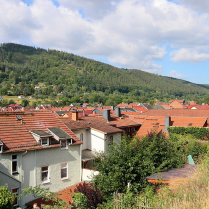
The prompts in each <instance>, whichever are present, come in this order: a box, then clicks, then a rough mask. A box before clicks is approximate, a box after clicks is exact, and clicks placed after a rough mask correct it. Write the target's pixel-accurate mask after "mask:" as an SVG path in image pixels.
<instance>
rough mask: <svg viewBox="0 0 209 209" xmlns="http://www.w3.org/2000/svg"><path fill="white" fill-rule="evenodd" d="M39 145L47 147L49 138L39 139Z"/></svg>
mask: <svg viewBox="0 0 209 209" xmlns="http://www.w3.org/2000/svg"><path fill="white" fill-rule="evenodd" d="M41 145H49V138H43V139H41Z"/></svg>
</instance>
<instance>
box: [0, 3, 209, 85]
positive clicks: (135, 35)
mask: <svg viewBox="0 0 209 209" xmlns="http://www.w3.org/2000/svg"><path fill="white" fill-rule="evenodd" d="M0 5H1V7H0V13H1V16H0V43H5V42H14V43H20V44H26V45H31V46H37V47H42V48H46V49H48V48H49V49H57V50H62V51H65V52H71V53H74V54H77V55H81V56H85V57H88V58H92V59H95V60H99V61H102V62H106V63H108V64H111V65H114V66H117V67H122V68H129V69H132V68H134V69H141V70H144V71H147V72H151V73H156V74H159V75H164V76H171V77H176V78H180V79H184V80H188V81H191V82H194V83H200V84H209V81H208V80H209V79H208V78H209V76H208V74H207V67H208V66H209V61H208V60H209V2H207V1H205V0H198V1H197V0H189V1H188V0H146V1H144V0H105V1H104V0H79V1H78V0H0Z"/></svg>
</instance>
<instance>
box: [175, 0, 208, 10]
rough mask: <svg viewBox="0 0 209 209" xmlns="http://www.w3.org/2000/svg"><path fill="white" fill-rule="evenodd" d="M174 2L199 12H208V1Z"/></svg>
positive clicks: (184, 0)
mask: <svg viewBox="0 0 209 209" xmlns="http://www.w3.org/2000/svg"><path fill="white" fill-rule="evenodd" d="M176 2H178V3H180V4H184V5H185V6H187V7H191V8H192V9H195V10H197V11H200V12H209V1H206V0H198V1H197V0H189V1H188V0H176Z"/></svg>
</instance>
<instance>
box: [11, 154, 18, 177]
mask: <svg viewBox="0 0 209 209" xmlns="http://www.w3.org/2000/svg"><path fill="white" fill-rule="evenodd" d="M13 156H16V159H13ZM13 162H16V170H15V171H14V169H13ZM15 174H18V159H17V155H12V175H15Z"/></svg>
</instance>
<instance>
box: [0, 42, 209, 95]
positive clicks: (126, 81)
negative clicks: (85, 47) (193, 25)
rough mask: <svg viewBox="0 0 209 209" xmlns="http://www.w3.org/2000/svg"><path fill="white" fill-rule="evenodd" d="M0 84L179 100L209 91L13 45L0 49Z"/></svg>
mask: <svg viewBox="0 0 209 209" xmlns="http://www.w3.org/2000/svg"><path fill="white" fill-rule="evenodd" d="M0 83H1V85H2V86H5V84H7V85H8V86H11V87H14V86H16V87H17V86H18V85H19V84H20V83H24V84H25V85H27V84H30V85H31V86H32V87H34V86H35V85H38V84H40V83H42V84H44V85H45V86H49V85H55V86H59V87H60V88H61V90H63V89H65V90H67V91H70V90H71V89H74V90H75V91H77V92H78V91H79V92H80V93H81V92H92V90H95V91H101V92H106V93H109V94H110V93H113V92H115V91H116V90H117V91H118V92H119V93H121V94H124V93H132V94H133V95H135V96H140V95H144V96H146V97H156V98H157V97H158V95H161V96H162V95H164V96H165V97H171V96H174V97H181V96H186V95H193V94H197V95H206V94H207V93H208V92H209V89H208V86H204V85H197V84H194V83H191V82H188V81H184V80H179V79H175V78H170V77H165V76H160V75H155V74H151V73H147V72H144V71H141V70H135V69H131V70H127V69H121V68H117V67H113V66H111V65H108V64H105V63H102V62H98V61H95V60H91V59H87V58H84V57H81V56H77V55H74V54H72V53H65V52H60V51H56V50H45V49H41V48H35V47H30V46H24V45H19V44H13V43H7V44H1V46H0ZM8 83H9V84H8ZM16 89H17V88H16ZM19 93H21V92H19Z"/></svg>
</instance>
